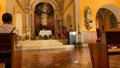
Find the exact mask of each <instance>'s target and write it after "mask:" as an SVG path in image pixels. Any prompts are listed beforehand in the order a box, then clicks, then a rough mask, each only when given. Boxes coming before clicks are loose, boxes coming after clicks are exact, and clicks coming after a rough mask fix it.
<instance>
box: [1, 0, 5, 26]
mask: <svg viewBox="0 0 120 68" xmlns="http://www.w3.org/2000/svg"><path fill="white" fill-rule="evenodd" d="M5 12H6V0H2V1H0V25H1V24H2V15H3V13H5Z"/></svg>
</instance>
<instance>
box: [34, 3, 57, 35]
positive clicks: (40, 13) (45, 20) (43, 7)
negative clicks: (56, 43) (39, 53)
mask: <svg viewBox="0 0 120 68" xmlns="http://www.w3.org/2000/svg"><path fill="white" fill-rule="evenodd" d="M34 28H35V35H38V34H39V31H40V30H43V29H45V30H51V31H52V34H53V35H54V31H55V17H54V9H53V7H52V5H51V4H49V3H47V2H40V3H38V4H37V5H36V7H35V11H34Z"/></svg>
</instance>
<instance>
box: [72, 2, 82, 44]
mask: <svg viewBox="0 0 120 68" xmlns="http://www.w3.org/2000/svg"><path fill="white" fill-rule="evenodd" d="M74 14H75V27H76V28H75V30H76V42H77V41H78V32H80V31H78V30H79V29H80V26H78V25H79V24H80V22H81V20H80V0H74Z"/></svg>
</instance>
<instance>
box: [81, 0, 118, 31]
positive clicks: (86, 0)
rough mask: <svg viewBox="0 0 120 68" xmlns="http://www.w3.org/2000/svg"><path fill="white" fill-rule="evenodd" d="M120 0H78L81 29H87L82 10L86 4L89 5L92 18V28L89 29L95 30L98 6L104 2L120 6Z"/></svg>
mask: <svg viewBox="0 0 120 68" xmlns="http://www.w3.org/2000/svg"><path fill="white" fill-rule="evenodd" d="M119 3H120V0H94V1H93V0H80V14H81V24H80V25H81V26H80V27H81V31H88V30H87V29H86V27H85V26H84V25H85V22H84V21H85V18H84V10H85V8H86V7H87V6H89V7H90V9H91V11H92V20H93V28H92V29H91V30H90V31H95V30H96V22H95V20H96V14H97V11H98V10H99V8H101V7H102V6H104V5H106V4H112V5H115V6H118V7H120V4H119Z"/></svg>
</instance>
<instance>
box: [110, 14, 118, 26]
mask: <svg viewBox="0 0 120 68" xmlns="http://www.w3.org/2000/svg"><path fill="white" fill-rule="evenodd" d="M109 21H110V28H116V27H117V24H116V22H117V19H116V17H115V15H114V14H111V15H110V17H109Z"/></svg>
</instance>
